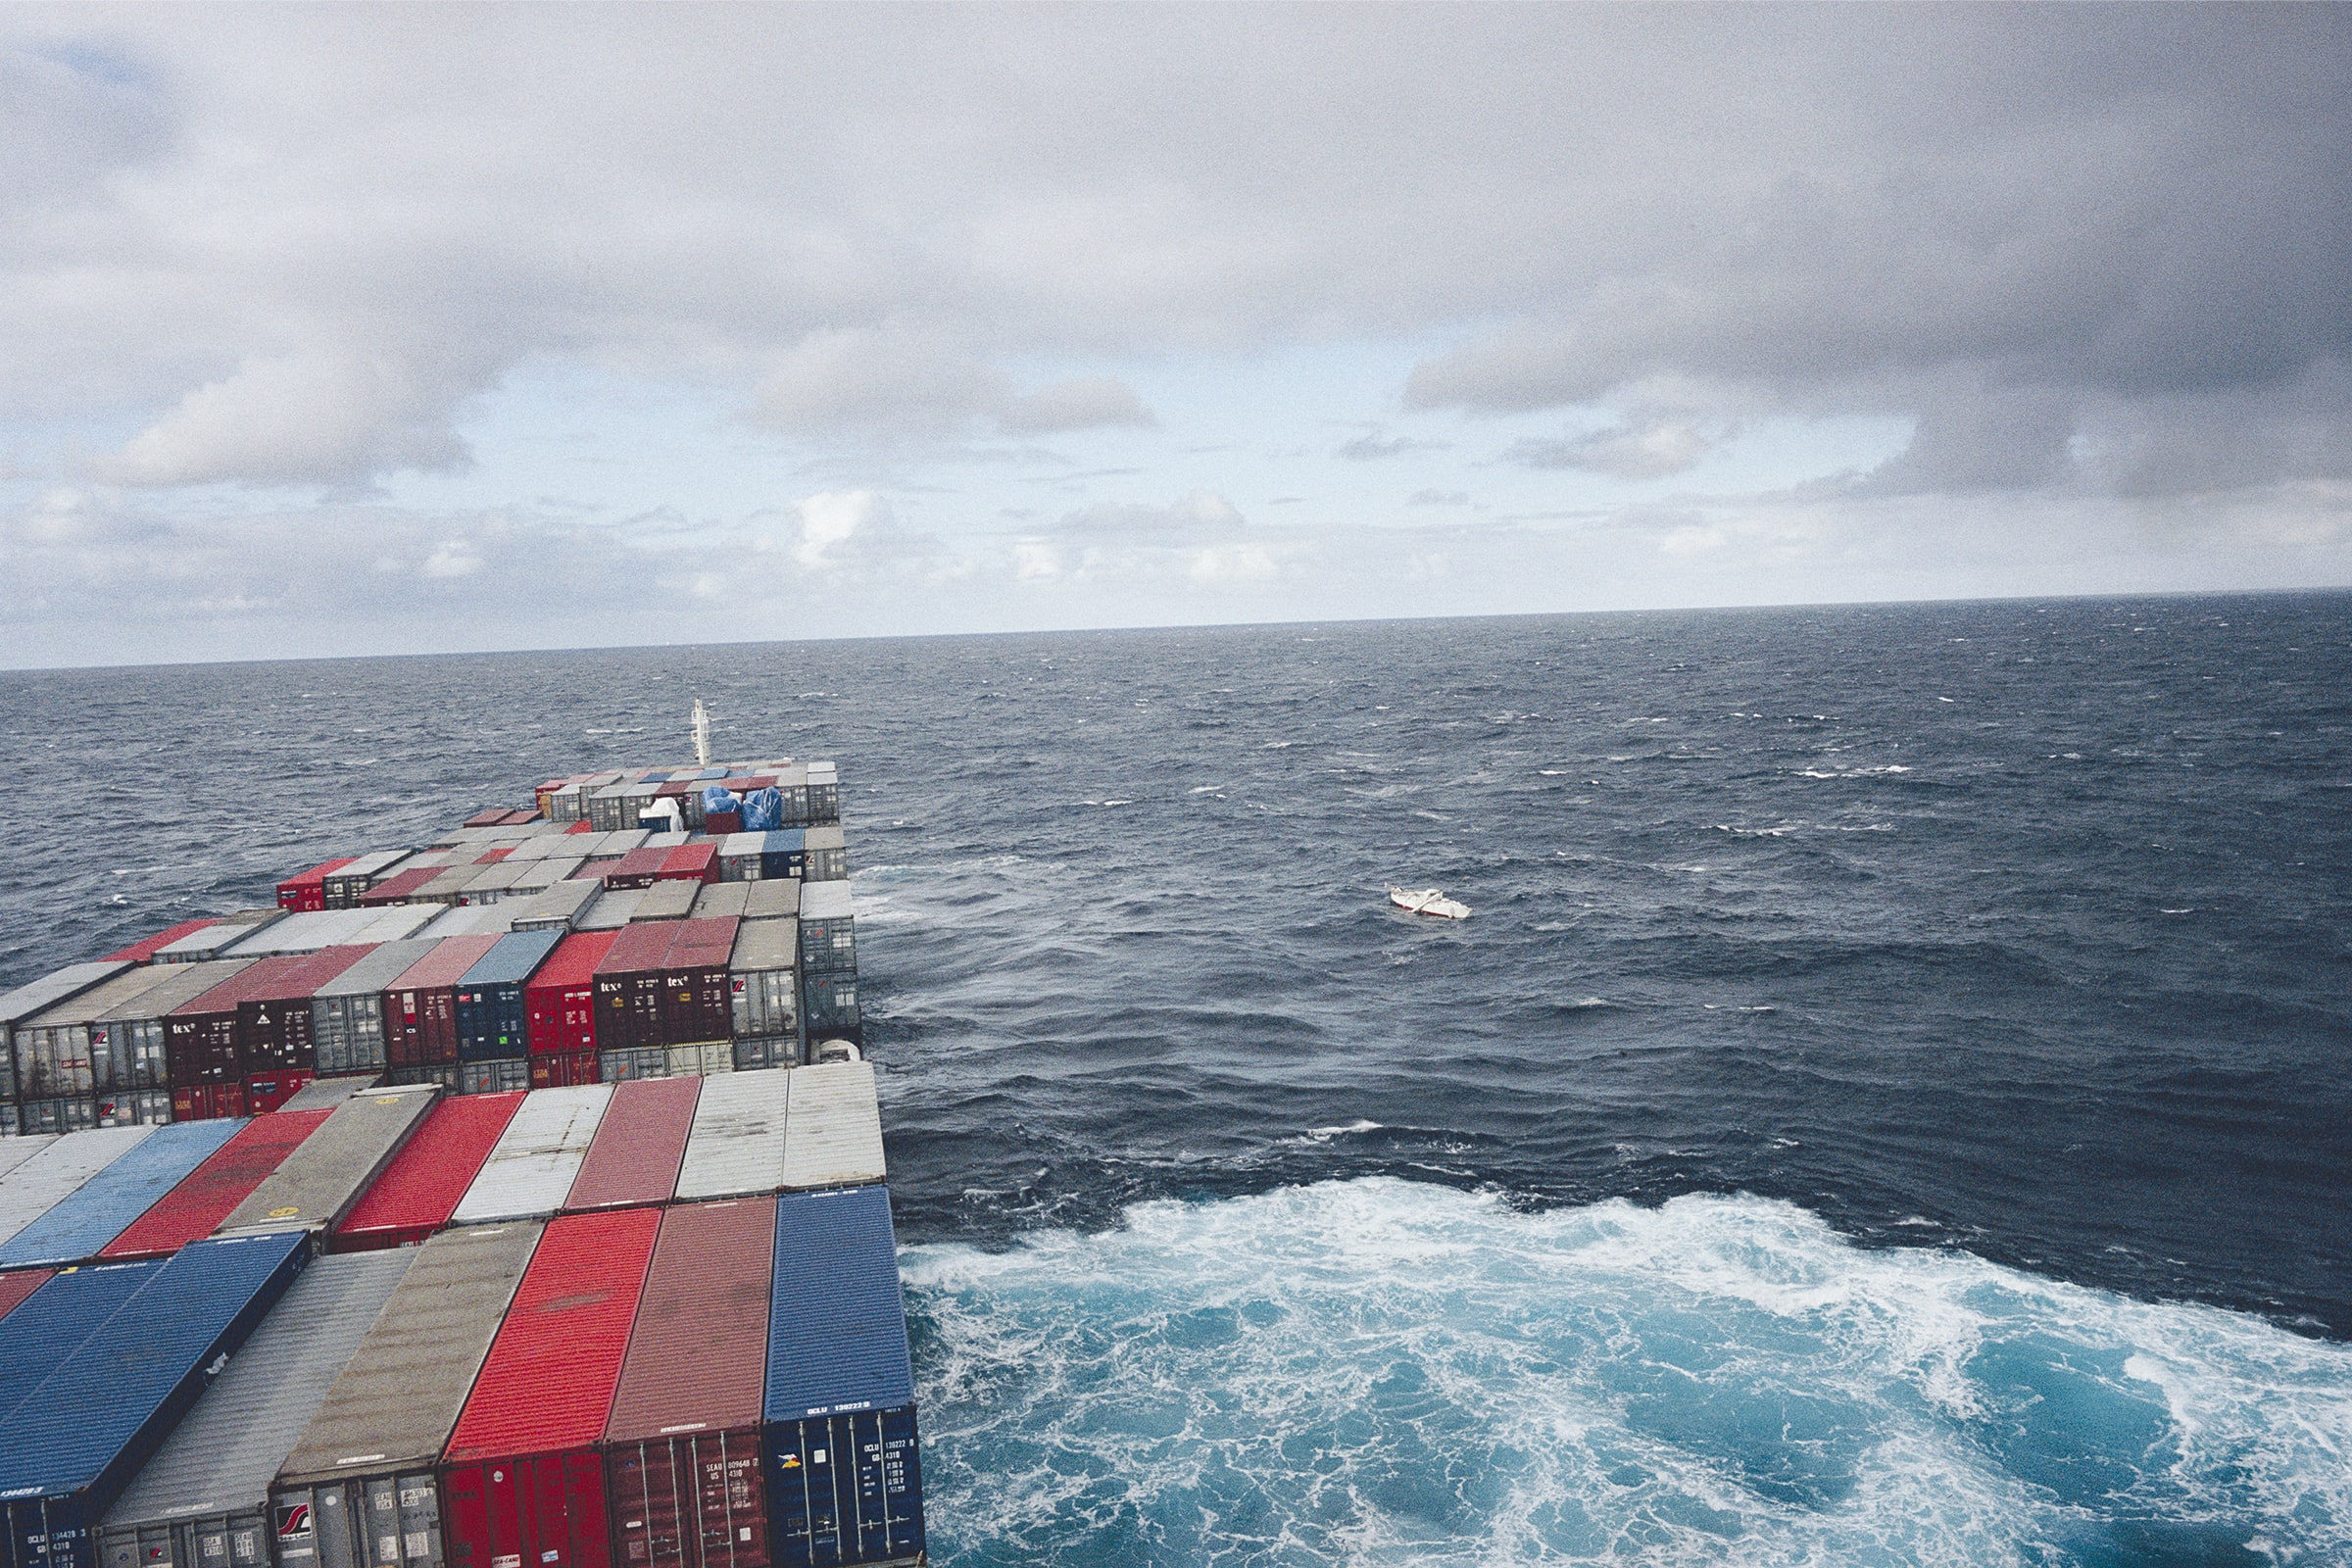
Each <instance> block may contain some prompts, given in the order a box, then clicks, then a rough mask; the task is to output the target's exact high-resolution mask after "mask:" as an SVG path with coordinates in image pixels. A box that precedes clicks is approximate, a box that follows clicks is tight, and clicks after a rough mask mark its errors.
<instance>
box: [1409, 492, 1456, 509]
mask: <svg viewBox="0 0 2352 1568" xmlns="http://www.w3.org/2000/svg"><path fill="white" fill-rule="evenodd" d="M1404 504H1405V505H1406V506H1408V507H1466V506H1468V505H1469V504H1470V492H1469V491H1467V490H1416V491H1414V492H1413V493H1412V494H1411V495H1409V496H1407V497H1405V499H1404Z"/></svg>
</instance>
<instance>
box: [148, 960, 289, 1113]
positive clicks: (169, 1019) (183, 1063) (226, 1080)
mask: <svg viewBox="0 0 2352 1568" xmlns="http://www.w3.org/2000/svg"><path fill="white" fill-rule="evenodd" d="M314 956H315V955H313V954H308V953H303V954H290V955H287V956H282V957H274V958H262V959H259V960H257V961H255V962H253V963H250V964H248V965H246V966H245V967H244V968H242V969H240V970H238V971H237V972H236V973H235V974H233V975H230V976H229V977H228V978H227V979H225V980H223V981H221V983H220V984H219V985H217V986H215V987H213V988H212V989H211V990H210V991H207V992H205V993H204V994H203V995H202V996H200V997H193V998H191V999H189V1000H188V1001H186V1002H183V1003H181V1004H180V1005H178V1006H176V1007H174V1008H172V1011H171V1012H170V1013H168V1014H167V1015H166V1016H165V1018H164V1062H165V1070H166V1071H167V1073H168V1074H169V1075H170V1077H171V1080H172V1088H173V1090H174V1091H176V1090H179V1089H182V1088H197V1087H203V1086H211V1085H223V1084H225V1085H232V1086H234V1087H236V1088H237V1090H238V1092H239V1095H240V1097H241V1096H242V1093H243V1088H244V1083H245V1080H246V1078H247V1077H248V1076H250V1074H251V1073H252V1071H253V1064H252V1063H251V1062H249V1061H248V1060H247V1058H246V1055H245V1051H244V1036H243V1032H242V1031H241V1030H239V1029H238V1027H237V1014H238V1011H239V1009H240V1008H241V1007H242V1006H243V1005H244V1003H245V1000H246V999H247V998H248V997H255V996H262V995H267V994H269V993H270V990H271V988H273V987H282V986H283V985H284V984H285V982H286V977H287V976H289V975H292V974H295V973H297V972H298V971H299V970H300V969H301V968H302V967H303V965H305V964H306V963H308V962H309V961H310V960H311V959H312V958H313V957H314ZM176 1103H177V1102H176V1101H174V1105H176ZM210 1114H212V1115H216V1116H238V1115H243V1114H244V1107H243V1106H242V1105H241V1104H240V1105H239V1106H238V1108H237V1109H235V1110H226V1111H223V1110H215V1111H212V1112H211V1113H210ZM173 1119H174V1120H180V1121H185V1120H189V1119H191V1118H189V1117H185V1116H180V1115H179V1114H178V1113H177V1111H176V1109H175V1110H174V1112H173Z"/></svg>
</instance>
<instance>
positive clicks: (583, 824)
mask: <svg viewBox="0 0 2352 1568" xmlns="http://www.w3.org/2000/svg"><path fill="white" fill-rule="evenodd" d="M595 831H596V829H595V828H593V827H590V826H589V825H588V819H587V818H586V817H582V818H581V819H580V820H579V821H577V822H574V823H572V824H571V826H569V827H567V828H565V829H564V832H566V833H593V832H595Z"/></svg>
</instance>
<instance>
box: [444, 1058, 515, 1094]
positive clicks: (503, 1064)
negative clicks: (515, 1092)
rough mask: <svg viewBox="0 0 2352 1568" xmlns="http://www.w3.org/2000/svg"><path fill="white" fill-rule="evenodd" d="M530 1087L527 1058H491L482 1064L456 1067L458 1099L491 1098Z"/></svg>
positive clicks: (481, 1062) (465, 1064) (473, 1063)
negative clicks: (489, 1096) (462, 1097)
mask: <svg viewBox="0 0 2352 1568" xmlns="http://www.w3.org/2000/svg"><path fill="white" fill-rule="evenodd" d="M530 1087H531V1058H530V1057H528V1056H491V1057H489V1058H487V1059H485V1060H481V1061H461V1062H459V1063H458V1093H459V1094H461V1095H492V1094H499V1093H502V1092H503V1091H506V1090H510V1089H528V1088H530Z"/></svg>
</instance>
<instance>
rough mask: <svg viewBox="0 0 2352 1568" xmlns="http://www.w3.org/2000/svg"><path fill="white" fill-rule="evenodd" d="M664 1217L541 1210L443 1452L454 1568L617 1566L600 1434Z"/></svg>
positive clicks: (445, 1522)
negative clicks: (540, 1229) (535, 1234)
mask: <svg viewBox="0 0 2352 1568" xmlns="http://www.w3.org/2000/svg"><path fill="white" fill-rule="evenodd" d="M661 1228H662V1211H661V1210H660V1209H654V1208H623V1209H615V1210H613V1211H612V1212H610V1213H604V1214H564V1215H561V1216H559V1217H557V1218H556V1219H554V1220H551V1221H549V1222H548V1227H547V1231H546V1234H545V1235H543V1236H542V1237H541V1238H540V1240H539V1250H537V1251H535V1252H533V1253H532V1254H531V1266H530V1268H529V1269H528V1270H526V1271H525V1272H524V1274H523V1276H522V1284H521V1286H520V1287H519V1288H518V1289H516V1291H515V1302H514V1304H513V1305H512V1306H510V1307H509V1308H508V1309H507V1320H506V1322H505V1323H503V1324H501V1325H500V1327H499V1331H498V1338H497V1339H495V1340H493V1341H492V1342H491V1344H490V1354H489V1356H488V1358H487V1359H485V1360H484V1361H483V1362H482V1370H481V1372H480V1374H479V1375H478V1376H476V1377H475V1378H474V1380H473V1393H472V1394H471V1395H470V1396H468V1397H467V1398H466V1408H465V1409H464V1410H463V1411H461V1412H460V1413H459V1416H458V1425H457V1429H456V1430H455V1431H454V1432H452V1433H451V1434H450V1438H449V1446H448V1448H447V1449H446V1450H444V1452H443V1454H442V1460H441V1507H442V1513H441V1519H442V1528H443V1530H444V1531H445V1532H446V1539H447V1540H448V1543H449V1548H450V1549H449V1562H450V1564H451V1568H498V1565H499V1564H501V1563H508V1564H521V1563H528V1564H530V1565H532V1568H613V1538H612V1533H611V1530H610V1528H609V1526H608V1524H607V1520H606V1509H605V1473H604V1462H603V1460H602V1458H601V1457H600V1456H599V1455H598V1453H597V1451H596V1445H597V1443H598V1442H599V1441H600V1440H601V1439H602V1438H603V1437H604V1433H605V1421H606V1418H607V1417H608V1416H610V1415H611V1414H612V1411H613V1388H614V1387H615V1385H617V1384H618V1383H619V1381H620V1367H621V1360H622V1358H623V1356H624V1355H625V1354H626V1353H627V1351H628V1347H629V1330H630V1327H631V1325H632V1324H634V1323H635V1321H636V1318H637V1299H638V1297H639V1295H640V1294H641V1293H642V1292H643V1290H644V1288H645V1273H646V1268H647V1265H648V1264H649V1263H650V1262H651V1261H652V1259H653V1251H654V1242H655V1239H656V1237H657V1236H658V1235H659V1234H660V1232H661ZM761 1327H762V1331H763V1332H764V1328H765V1321H764V1319H762V1323H761Z"/></svg>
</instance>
